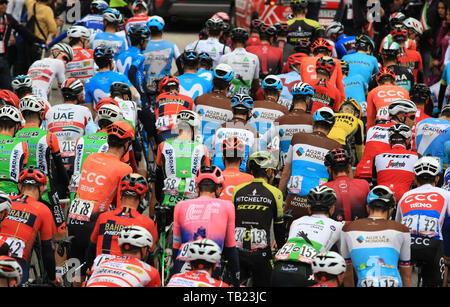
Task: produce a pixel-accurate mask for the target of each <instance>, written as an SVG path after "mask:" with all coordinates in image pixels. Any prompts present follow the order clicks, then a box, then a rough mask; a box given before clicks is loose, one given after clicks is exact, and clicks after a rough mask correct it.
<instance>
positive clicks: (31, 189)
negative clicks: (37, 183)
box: [20, 187, 41, 200]
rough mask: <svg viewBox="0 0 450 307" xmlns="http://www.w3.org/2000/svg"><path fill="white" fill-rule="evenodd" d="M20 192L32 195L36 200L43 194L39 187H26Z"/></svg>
mask: <svg viewBox="0 0 450 307" xmlns="http://www.w3.org/2000/svg"><path fill="white" fill-rule="evenodd" d="M20 194H22V195H25V196H29V197H32V198H34V199H35V200H38V199H39V198H40V197H41V194H40V192H39V189H38V188H37V187H27V188H24V189H23V190H22V191H20Z"/></svg>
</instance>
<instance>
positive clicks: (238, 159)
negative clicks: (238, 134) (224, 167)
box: [223, 156, 242, 163]
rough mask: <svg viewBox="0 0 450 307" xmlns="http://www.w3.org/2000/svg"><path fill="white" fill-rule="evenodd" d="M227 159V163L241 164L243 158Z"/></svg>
mask: <svg viewBox="0 0 450 307" xmlns="http://www.w3.org/2000/svg"><path fill="white" fill-rule="evenodd" d="M223 158H224V159H225V161H227V162H228V163H238V162H241V159H242V157H231V158H227V157H225V156H224V157H223Z"/></svg>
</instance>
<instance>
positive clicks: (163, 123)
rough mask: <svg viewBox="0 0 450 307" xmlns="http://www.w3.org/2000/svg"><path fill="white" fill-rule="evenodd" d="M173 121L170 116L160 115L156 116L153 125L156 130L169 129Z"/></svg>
mask: <svg viewBox="0 0 450 307" xmlns="http://www.w3.org/2000/svg"><path fill="white" fill-rule="evenodd" d="M173 123H174V121H173V119H172V117H171V116H169V115H166V116H161V117H158V119H157V120H156V123H155V126H156V129H158V130H162V131H165V130H169V129H170V128H171V126H172V125H173Z"/></svg>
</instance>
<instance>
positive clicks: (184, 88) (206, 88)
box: [178, 72, 212, 101]
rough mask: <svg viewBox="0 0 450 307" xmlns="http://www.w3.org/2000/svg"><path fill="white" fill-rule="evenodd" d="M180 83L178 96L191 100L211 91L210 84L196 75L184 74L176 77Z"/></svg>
mask: <svg viewBox="0 0 450 307" xmlns="http://www.w3.org/2000/svg"><path fill="white" fill-rule="evenodd" d="M178 80H179V81H180V94H182V95H186V96H188V97H191V98H192V100H194V101H195V99H196V98H197V97H198V96H200V95H203V94H205V93H210V92H211V91H212V83H211V82H208V81H207V80H206V79H204V78H202V77H200V76H199V75H197V74H196V73H190V72H189V73H187V72H186V73H184V74H182V75H180V76H178Z"/></svg>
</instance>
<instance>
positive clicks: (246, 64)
mask: <svg viewBox="0 0 450 307" xmlns="http://www.w3.org/2000/svg"><path fill="white" fill-rule="evenodd" d="M248 38H249V34H248V31H247V30H246V29H244V28H240V27H237V28H234V29H233V30H231V47H232V49H233V51H232V52H230V53H227V54H224V55H223V56H222V57H221V58H220V61H219V63H223V64H228V65H230V66H231V68H232V69H233V71H234V78H233V81H232V85H231V87H230V93H229V94H230V96H233V95H234V94H238V93H239V94H247V95H254V94H255V93H256V91H257V90H258V88H259V71H260V68H259V66H260V64H259V59H258V56H256V55H255V54H253V53H250V52H248V51H246V50H245V46H246V42H247V40H248Z"/></svg>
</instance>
